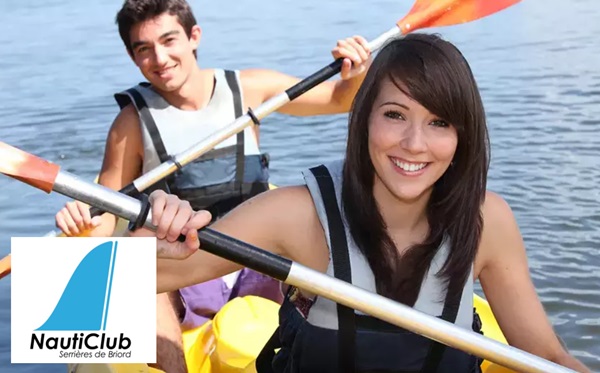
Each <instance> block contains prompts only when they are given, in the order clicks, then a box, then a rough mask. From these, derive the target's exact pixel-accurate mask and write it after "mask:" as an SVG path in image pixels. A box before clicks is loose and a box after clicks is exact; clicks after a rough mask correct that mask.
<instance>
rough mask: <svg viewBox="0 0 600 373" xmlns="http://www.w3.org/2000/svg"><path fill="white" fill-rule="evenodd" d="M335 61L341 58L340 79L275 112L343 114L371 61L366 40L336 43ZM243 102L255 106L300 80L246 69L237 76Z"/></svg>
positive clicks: (321, 86)
mask: <svg viewBox="0 0 600 373" xmlns="http://www.w3.org/2000/svg"><path fill="white" fill-rule="evenodd" d="M332 55H333V57H334V58H335V59H337V58H344V62H343V65H342V71H341V79H340V80H336V81H326V82H323V83H321V84H319V85H318V86H316V87H314V88H313V89H311V90H309V91H308V92H306V93H304V94H303V95H301V96H299V97H298V98H296V99H295V100H293V101H291V102H290V103H288V104H286V105H284V106H283V107H281V108H280V109H279V110H278V112H280V113H284V114H289V115H298V116H310V115H321V114H338V113H346V112H348V111H349V110H350V106H351V104H352V100H353V99H354V96H355V95H356V92H357V91H358V89H359V87H360V85H361V84H362V81H363V79H364V77H365V74H366V71H367V69H368V66H369V64H370V62H371V59H370V51H369V49H368V47H367V41H366V40H364V39H363V38H362V37H359V36H355V37H353V38H348V39H345V40H340V41H338V43H337V46H336V47H335V48H334V49H333V50H332ZM240 78H241V81H242V86H243V90H244V100H245V102H246V104H247V105H248V106H250V107H257V106H258V105H260V104H262V103H263V102H265V101H266V100H268V99H270V98H272V97H274V96H276V95H278V94H280V93H282V92H284V91H285V90H287V89H288V88H290V87H292V86H293V85H295V84H296V83H298V82H299V81H300V79H298V78H296V77H293V76H290V75H287V74H284V73H281V72H278V71H274V70H266V69H248V70H243V71H242V72H241V73H240Z"/></svg>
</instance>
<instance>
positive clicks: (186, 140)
mask: <svg viewBox="0 0 600 373" xmlns="http://www.w3.org/2000/svg"><path fill="white" fill-rule="evenodd" d="M238 75H239V74H238V72H237V71H230V70H220V69H216V70H215V83H214V84H215V86H214V91H213V94H212V97H211V99H210V101H209V102H208V104H207V106H206V107H205V108H203V109H201V110H181V109H178V108H176V107H174V106H172V105H171V104H169V103H168V102H167V101H166V100H165V99H164V98H163V97H162V96H161V95H160V94H158V93H157V92H156V91H155V90H154V89H153V88H152V87H151V85H150V84H149V83H140V84H138V85H137V86H134V87H132V88H130V89H127V90H125V91H123V92H120V93H117V94H115V99H116V101H117V103H118V104H119V106H120V107H121V108H123V107H125V106H126V105H128V104H130V103H133V105H134V106H135V108H136V110H137V112H138V115H139V118H140V123H141V129H142V139H143V146H144V161H143V171H142V172H143V173H146V172H148V171H149V170H151V169H153V168H155V167H157V166H158V165H160V164H161V163H164V162H166V161H168V160H169V159H170V158H171V157H172V156H174V155H176V154H178V153H180V152H182V151H184V150H187V149H188V148H190V147H191V146H193V145H195V144H196V143H198V142H200V141H201V140H203V139H205V138H206V137H208V136H209V135H212V134H213V133H215V132H217V131H219V130H220V129H222V128H223V127H225V126H226V125H228V124H230V123H231V122H233V121H234V120H235V119H236V118H238V117H240V116H241V115H242V114H243V111H242V108H243V104H242V101H243V96H242V93H241V89H240V82H239V76H238ZM268 167H269V160H268V155H267V154H261V153H260V151H259V147H258V142H257V139H256V135H255V134H254V131H253V129H252V127H247V128H246V129H245V130H244V131H242V132H240V133H238V134H237V135H234V136H231V137H230V138H229V139H227V140H225V141H224V142H222V143H220V144H218V145H217V146H216V147H215V148H214V149H213V150H210V151H208V152H207V153H204V154H203V155H202V156H200V157H199V158H198V159H196V160H194V161H192V162H190V163H189V164H187V165H185V166H183V167H182V168H181V169H179V170H178V171H177V172H175V173H174V174H173V175H171V176H169V177H167V178H166V180H164V181H162V182H159V183H157V184H156V185H155V186H153V187H152V188H151V189H150V190H148V191H151V190H152V189H157V188H160V189H164V190H166V191H167V192H170V193H172V194H175V195H177V196H178V197H179V198H181V199H184V200H187V201H189V202H190V204H191V205H192V207H193V208H194V209H195V210H200V209H205V210H208V211H210V212H211V213H212V215H213V217H215V218H216V217H219V216H222V215H224V214H225V213H227V212H228V211H229V210H231V209H232V208H234V207H235V206H237V205H238V204H240V203H241V202H243V201H244V200H247V199H249V198H251V197H253V196H255V195H257V194H259V193H261V192H264V191H266V190H268V178H269V171H268Z"/></svg>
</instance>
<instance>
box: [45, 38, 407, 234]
mask: <svg viewBox="0 0 600 373" xmlns="http://www.w3.org/2000/svg"><path fill="white" fill-rule="evenodd" d="M400 33H401V30H400V28H399V27H398V26H394V27H393V28H391V29H390V30H388V31H386V32H385V33H383V34H381V35H379V36H378V37H377V38H376V39H374V40H372V41H371V42H369V49H370V50H371V51H372V52H375V51H377V50H379V49H380V48H381V47H382V46H383V45H384V44H385V42H386V41H388V40H390V39H391V38H393V37H396V36H399V35H400ZM342 62H343V59H342V58H338V59H337V60H335V61H333V62H332V63H330V64H329V65H327V66H325V67H323V68H322V69H320V70H319V71H317V72H316V73H314V74H312V75H310V76H308V77H307V78H305V79H303V80H301V81H300V82H298V83H296V84H295V85H293V86H292V87H290V88H289V89H287V90H286V91H285V92H282V93H280V94H278V95H277V96H274V97H272V98H270V99H269V100H267V101H265V102H264V103H263V104H261V105H260V106H258V107H257V108H256V109H255V110H253V111H252V112H250V111H249V112H247V113H246V114H244V115H242V116H241V117H239V118H237V119H236V120H235V121H233V122H232V123H230V124H229V125H227V126H226V127H224V128H222V129H221V130H219V131H216V132H214V133H213V134H211V135H209V136H208V137H206V138H204V139H203V140H202V141H200V142H198V143H196V144H195V145H193V146H191V147H190V148H188V149H186V150H184V151H183V152H181V153H179V154H177V155H175V156H174V157H173V159H171V160H168V161H166V162H164V163H162V164H160V165H159V166H158V167H156V168H154V169H152V170H151V171H148V172H147V173H145V174H144V175H142V176H140V177H139V178H137V179H135V180H134V181H133V182H132V183H131V184H129V185H127V186H125V187H124V188H123V189H121V190H120V191H119V192H121V193H123V194H127V195H135V194H136V193H139V192H143V191H144V190H146V189H148V188H149V187H150V186H152V185H154V184H155V183H157V182H158V181H160V180H162V179H164V178H165V177H167V176H169V175H171V174H172V173H174V172H175V171H177V169H178V168H179V167H180V166H181V167H183V166H185V165H187V164H188V163H190V162H192V161H194V160H195V159H197V158H199V157H200V156H201V155H202V154H204V153H206V152H208V151H209V150H211V149H213V148H214V147H215V146H216V145H217V144H219V143H221V142H223V141H225V140H227V139H228V138H230V137H231V136H233V135H235V134H237V133H239V132H241V131H243V130H244V129H245V128H246V127H248V126H251V125H252V124H253V123H254V119H253V118H252V114H253V115H254V117H255V118H256V119H258V120H261V119H263V118H265V117H266V116H268V115H269V114H271V113H273V112H274V111H276V110H277V109H279V108H280V107H282V106H283V105H285V104H287V103H289V102H290V101H293V100H294V99H296V98H298V97H299V96H301V95H303V94H304V93H306V92H307V91H309V90H311V89H312V88H314V87H315V86H317V85H319V84H321V83H322V82H324V81H326V80H327V79H329V78H331V77H332V76H334V75H336V74H337V73H339V72H340V71H341V69H342ZM102 213H104V211H103V210H102V209H99V208H95V207H94V208H91V209H90V214H91V216H92V217H94V216H98V215H101V214H102ZM59 233H60V232H51V233H49V234H48V235H58V234H59Z"/></svg>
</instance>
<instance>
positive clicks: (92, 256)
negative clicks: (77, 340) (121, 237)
mask: <svg viewBox="0 0 600 373" xmlns="http://www.w3.org/2000/svg"><path fill="white" fill-rule="evenodd" d="M117 244H118V242H116V241H114V242H113V241H108V242H105V243H102V244H100V245H98V246H96V247H95V248H93V249H92V250H91V251H90V252H89V253H88V254H87V255H86V256H85V257H84V258H83V259H82V260H81V262H80V263H79V264H78V265H77V268H76V269H75V271H74V272H73V275H72V276H71V278H70V279H69V282H68V283H67V285H66V286H65V289H64V291H63V293H62V295H61V297H60V299H59V300H58V303H57V304H56V306H55V307H54V311H53V312H52V314H51V315H50V316H49V317H48V319H47V320H46V321H45V322H44V323H43V324H42V326H40V327H39V328H37V329H35V330H36V331H71V330H77V331H92V330H93V331H96V330H106V321H107V318H108V317H107V316H108V307H109V305H110V293H111V288H112V282H113V281H112V280H113V272H114V268H115V259H116V254H117Z"/></svg>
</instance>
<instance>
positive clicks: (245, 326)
mask: <svg viewBox="0 0 600 373" xmlns="http://www.w3.org/2000/svg"><path fill="white" fill-rule="evenodd" d="M274 188H276V187H275V186H274V185H271V189H274ZM125 229H127V222H125V221H124V220H123V219H119V221H118V224H117V228H116V229H115V234H114V235H115V236H121V235H122V232H124V230H125ZM473 305H474V306H475V308H476V309H477V312H478V313H479V317H480V318H481V321H482V325H483V326H482V330H483V334H484V335H485V336H487V337H489V338H492V339H494V340H496V341H499V342H502V343H504V344H506V343H507V342H506V339H505V338H504V335H503V334H502V331H501V330H500V327H499V326H498V323H497V322H496V319H495V317H494V314H493V313H492V310H491V308H490V306H489V304H488V302H487V301H486V300H485V299H483V298H481V297H480V296H478V295H477V294H473ZM278 310H279V305H278V304H277V303H275V302H273V301H271V300H268V299H265V298H260V297H256V296H246V297H241V298H239V297H238V298H235V299H233V300H231V301H230V302H229V303H227V304H226V305H225V306H224V307H223V308H222V309H221V310H220V311H219V312H218V313H217V314H216V315H215V317H214V319H213V320H212V321H209V322H207V323H205V324H204V325H202V326H200V327H198V328H196V329H192V330H189V331H186V332H184V333H183V344H184V350H185V358H186V363H187V367H188V371H189V373H256V369H255V368H254V360H255V359H256V357H257V356H258V354H259V353H260V351H261V350H262V348H263V346H264V345H265V344H266V343H267V341H268V340H269V338H270V337H271V335H272V334H273V332H274V331H275V329H276V328H277V325H278V323H279V318H278ZM481 368H482V371H483V372H484V373H510V372H513V371H512V370H510V369H506V368H504V367H501V366H499V365H497V364H494V363H490V362H489V361H484V362H483V363H482V365H481ZM68 372H69V373H166V372H163V371H162V370H160V369H155V368H152V367H149V366H148V365H147V364H68Z"/></svg>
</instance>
